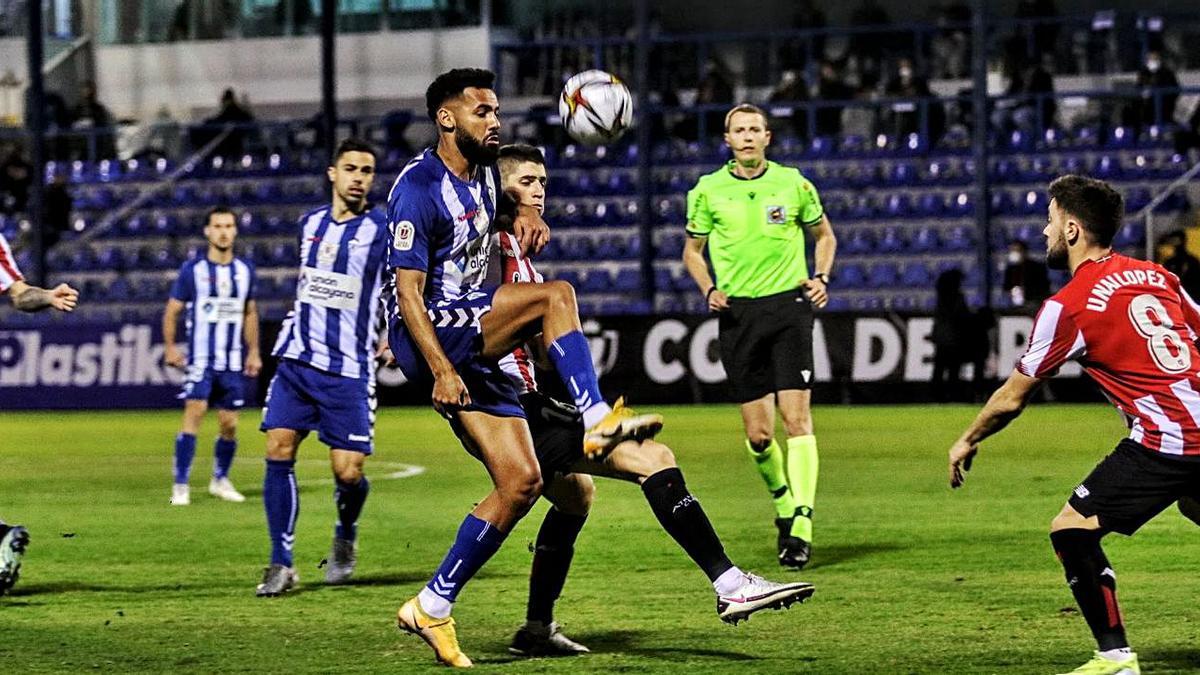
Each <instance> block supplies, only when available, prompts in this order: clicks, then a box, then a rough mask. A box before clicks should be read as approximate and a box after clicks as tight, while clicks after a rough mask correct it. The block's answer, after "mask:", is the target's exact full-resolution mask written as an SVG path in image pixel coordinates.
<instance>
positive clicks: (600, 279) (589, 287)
mask: <svg viewBox="0 0 1200 675" xmlns="http://www.w3.org/2000/svg"><path fill="white" fill-rule="evenodd" d="M612 285H613V279H612V275H611V274H610V273H609V271H608V270H606V269H604V268H598V269H592V270H588V273H587V276H586V277H584V279H583V285H582V286H580V287H579V289H578V290H579V291H580V292H581V293H606V292H608V291H609V290H611V288H612Z"/></svg>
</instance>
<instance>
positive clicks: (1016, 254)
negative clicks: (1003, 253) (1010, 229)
mask: <svg viewBox="0 0 1200 675" xmlns="http://www.w3.org/2000/svg"><path fill="white" fill-rule="evenodd" d="M1022 258H1024V256H1022V255H1021V252H1020V251H1009V252H1008V262H1010V263H1012V264H1013V265H1016V264H1019V263H1020V262H1021V259H1022Z"/></svg>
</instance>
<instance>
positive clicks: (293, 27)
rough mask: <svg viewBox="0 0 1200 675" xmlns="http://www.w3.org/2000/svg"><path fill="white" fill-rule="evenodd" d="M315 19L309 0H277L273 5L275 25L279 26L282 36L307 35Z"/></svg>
mask: <svg viewBox="0 0 1200 675" xmlns="http://www.w3.org/2000/svg"><path fill="white" fill-rule="evenodd" d="M289 14H290V15H291V16H290V17H289V16H288V15H289ZM289 18H290V19H291V23H290V25H289V23H288V19H289ZM315 18H316V16H315V15H314V14H313V9H312V4H310V3H309V0H279V2H277V3H275V25H277V26H279V28H280V30H281V31H282V33H283V34H284V35H305V34H307V33H308V32H309V30H310V26H312V23H313V20H314V19H315Z"/></svg>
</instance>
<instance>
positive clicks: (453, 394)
mask: <svg viewBox="0 0 1200 675" xmlns="http://www.w3.org/2000/svg"><path fill="white" fill-rule="evenodd" d="M425 277H426V275H425V272H423V271H421V270H410V269H397V270H396V294H397V297H398V298H399V302H398V303H397V304H398V305H399V310H400V318H401V319H402V320H403V321H404V327H405V328H406V329H407V330H408V334H409V335H410V336H412V339H413V342H414V343H416V345H417V349H418V350H420V352H421V356H422V357H424V358H425V362H426V363H428V364H429V370H430V371H431V372H432V373H433V407H434V409H435V410H437V411H438V412H439V413H441V414H442V415H444V416H449V414H450V413H451V412H452V411H453V410H455V409H457V408H461V407H463V406H466V405H470V403H471V395H470V394H469V393H468V392H467V385H466V384H464V383H463V381H462V378H461V377H459V376H458V372H456V371H455V370H454V364H452V363H451V362H450V359H449V358H447V357H446V352H445V351H444V350H443V349H442V344H441V343H440V342H438V338H437V333H436V332H434V330H433V321H431V320H430V318H429V313H428V310H427V309H426V308H425Z"/></svg>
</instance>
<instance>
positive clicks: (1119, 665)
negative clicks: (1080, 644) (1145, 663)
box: [1062, 652, 1142, 675]
mask: <svg viewBox="0 0 1200 675" xmlns="http://www.w3.org/2000/svg"><path fill="white" fill-rule="evenodd" d="M1130 656H1132V658H1130V659H1129V660H1128V661H1113V660H1111V659H1106V658H1104V657H1103V656H1100V652H1096V655H1095V656H1094V657H1092V660H1091V661H1088V662H1087V663H1085V664H1083V665H1082V666H1079V667H1078V668H1076V669H1075V670H1072V671H1071V672H1070V673H1063V674H1062V675H1141V673H1142V669H1141V668H1140V667H1139V666H1138V660H1137V654H1131V655H1130Z"/></svg>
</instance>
